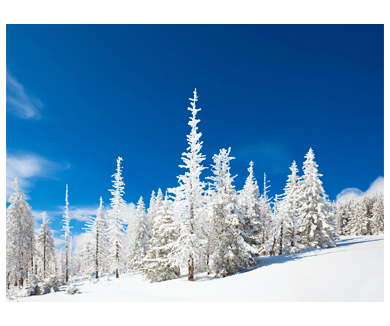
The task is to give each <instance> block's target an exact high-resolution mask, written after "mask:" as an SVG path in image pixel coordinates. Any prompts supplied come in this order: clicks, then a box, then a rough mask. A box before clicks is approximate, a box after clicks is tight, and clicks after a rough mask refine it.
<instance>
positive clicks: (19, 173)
mask: <svg viewBox="0 0 390 326" xmlns="http://www.w3.org/2000/svg"><path fill="white" fill-rule="evenodd" d="M6 164H7V180H6V188H7V191H6V195H7V199H8V198H9V196H11V195H12V194H13V193H14V186H13V185H12V182H13V181H14V180H15V178H18V180H19V189H20V190H21V191H23V192H24V193H26V192H28V189H29V188H31V187H32V186H33V179H34V178H37V177H39V178H42V177H46V178H53V177H55V174H56V172H58V171H59V170H63V169H68V168H69V167H70V166H69V164H68V163H64V164H60V163H57V162H52V161H50V160H48V159H46V158H44V157H42V156H39V155H37V154H31V153H29V154H27V153H22V154H20V153H18V154H11V153H9V152H7V157H6Z"/></svg>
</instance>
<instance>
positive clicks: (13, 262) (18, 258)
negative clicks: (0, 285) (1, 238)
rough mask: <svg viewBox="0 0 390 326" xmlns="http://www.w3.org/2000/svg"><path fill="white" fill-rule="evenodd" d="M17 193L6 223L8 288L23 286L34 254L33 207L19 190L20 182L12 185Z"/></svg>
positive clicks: (8, 211)
mask: <svg viewBox="0 0 390 326" xmlns="http://www.w3.org/2000/svg"><path fill="white" fill-rule="evenodd" d="M12 185H13V186H14V187H15V193H14V194H13V195H12V196H11V197H10V198H9V202H10V205H9V206H8V208H7V222H6V245H7V247H6V270H7V272H6V278H7V288H10V286H11V285H14V286H23V285H24V281H26V279H27V278H28V273H29V270H30V271H31V269H32V265H31V257H32V255H33V253H34V225H35V221H34V220H33V215H32V213H31V206H30V205H29V204H28V203H27V202H26V201H25V199H24V197H25V195H24V193H23V192H22V191H20V190H19V181H18V179H17V178H15V181H14V182H13V183H12Z"/></svg>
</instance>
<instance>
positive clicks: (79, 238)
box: [72, 233, 90, 249]
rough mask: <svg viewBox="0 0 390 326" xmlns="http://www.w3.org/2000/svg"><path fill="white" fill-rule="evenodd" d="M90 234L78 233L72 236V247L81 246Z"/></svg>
mask: <svg viewBox="0 0 390 326" xmlns="http://www.w3.org/2000/svg"><path fill="white" fill-rule="evenodd" d="M89 237H90V234H88V233H80V234H76V235H74V236H73V242H72V248H73V249H75V248H81V247H82V246H83V245H84V243H85V242H86V241H87V240H88V238H89Z"/></svg>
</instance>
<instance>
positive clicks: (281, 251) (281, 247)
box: [279, 220, 283, 256]
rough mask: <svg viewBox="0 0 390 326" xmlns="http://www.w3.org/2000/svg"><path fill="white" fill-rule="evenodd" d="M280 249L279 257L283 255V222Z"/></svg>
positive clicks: (281, 224)
mask: <svg viewBox="0 0 390 326" xmlns="http://www.w3.org/2000/svg"><path fill="white" fill-rule="evenodd" d="M279 245H280V249H279V256H281V255H282V254H283V220H282V221H281V223H280V242H279Z"/></svg>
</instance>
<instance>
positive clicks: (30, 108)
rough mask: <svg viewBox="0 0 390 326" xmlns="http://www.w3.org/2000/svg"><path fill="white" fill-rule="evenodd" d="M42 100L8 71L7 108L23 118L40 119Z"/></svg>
mask: <svg viewBox="0 0 390 326" xmlns="http://www.w3.org/2000/svg"><path fill="white" fill-rule="evenodd" d="M42 107H43V105H42V102H41V101H40V100H39V99H37V98H35V97H33V96H31V95H30V94H29V92H28V91H27V90H26V88H25V87H24V86H23V85H22V84H21V83H20V82H19V81H18V80H17V79H16V78H15V77H14V76H12V75H11V73H10V72H9V71H7V110H8V111H9V112H10V113H12V114H14V115H16V116H18V117H19V118H22V119H40V118H41V112H40V110H41V109H42Z"/></svg>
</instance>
